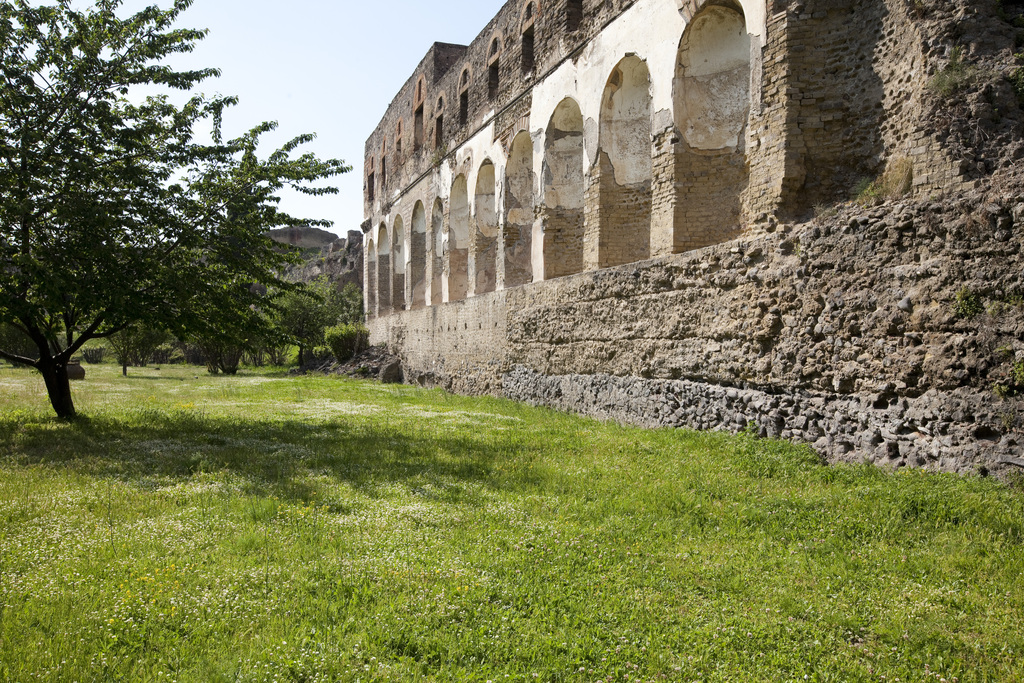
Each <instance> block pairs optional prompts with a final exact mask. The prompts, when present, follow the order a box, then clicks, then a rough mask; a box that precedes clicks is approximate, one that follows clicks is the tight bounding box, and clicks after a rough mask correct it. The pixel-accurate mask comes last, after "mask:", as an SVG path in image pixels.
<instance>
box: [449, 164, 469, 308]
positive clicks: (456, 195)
mask: <svg viewBox="0 0 1024 683" xmlns="http://www.w3.org/2000/svg"><path fill="white" fill-rule="evenodd" d="M450 211H451V215H450V217H449V220H448V240H447V245H446V246H447V249H446V250H445V253H444V274H445V278H446V280H447V282H448V297H447V299H446V301H461V300H462V299H465V298H466V294H467V292H468V291H469V219H470V215H469V186H468V183H467V182H466V176H464V175H460V176H458V177H457V178H456V179H455V181H454V182H453V183H452V194H451V209H450Z"/></svg>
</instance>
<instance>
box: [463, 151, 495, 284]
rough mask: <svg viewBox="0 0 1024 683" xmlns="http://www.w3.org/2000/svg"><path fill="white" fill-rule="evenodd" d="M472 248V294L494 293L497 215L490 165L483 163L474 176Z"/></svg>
mask: <svg viewBox="0 0 1024 683" xmlns="http://www.w3.org/2000/svg"><path fill="white" fill-rule="evenodd" d="M473 208H474V212H473V225H474V233H473V246H472V249H471V250H470V253H469V273H470V284H471V285H472V287H473V289H472V293H473V294H474V295H479V294H486V293H488V292H493V291H494V285H495V272H496V266H497V261H498V259H497V256H498V212H497V202H496V197H495V175H494V164H493V163H492V162H491V161H489V160H488V161H484V163H483V164H481V165H480V170H479V171H478V172H477V176H476V192H475V194H474V201H473Z"/></svg>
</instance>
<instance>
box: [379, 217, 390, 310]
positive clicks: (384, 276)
mask: <svg viewBox="0 0 1024 683" xmlns="http://www.w3.org/2000/svg"><path fill="white" fill-rule="evenodd" d="M391 286H392V282H391V239H390V238H389V237H388V226H387V225H385V224H384V223H381V224H380V228H378V230H377V315H380V316H384V315H387V314H388V313H391V307H392V302H391Z"/></svg>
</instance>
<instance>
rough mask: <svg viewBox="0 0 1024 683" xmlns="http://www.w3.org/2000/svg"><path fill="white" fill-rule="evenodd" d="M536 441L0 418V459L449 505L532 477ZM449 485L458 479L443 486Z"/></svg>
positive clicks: (166, 479) (141, 479)
mask: <svg viewBox="0 0 1024 683" xmlns="http://www.w3.org/2000/svg"><path fill="white" fill-rule="evenodd" d="M533 451H536V447H534V446H532V445H530V444H528V443H523V441H522V440H515V439H505V440H501V439H500V437H496V436H495V435H494V434H491V433H486V432H481V433H471V432H466V431H458V432H456V431H451V432H437V431H431V430H426V429H418V430H417V429H413V430H410V429H409V428H408V425H404V426H400V427H399V426H392V425H390V424H388V422H387V421H386V420H380V421H367V420H351V421H350V420H345V419H340V418H338V419H333V420H331V421H329V422H326V423H323V422H321V423H311V422H308V421H302V420H299V419H284V420H282V419H273V420H260V419H244V418H226V417H208V416H202V415H195V414H191V413H187V412H181V413H170V414H168V413H163V412H160V411H152V414H150V415H135V416H133V417H132V419H119V418H115V417H106V416H104V417H81V418H79V419H77V420H75V421H74V422H71V423H64V422H60V421H57V420H55V419H31V418H28V419H26V418H24V417H22V418H19V417H17V416H13V417H12V416H5V417H0V457H6V458H8V459H9V461H10V460H13V461H14V462H16V463H17V464H19V465H22V466H28V467H40V466H41V467H50V468H55V469H58V468H64V469H66V470H68V471H71V472H75V473H78V474H82V475H86V476H91V477H96V478H115V479H119V480H123V481H129V482H138V483H139V484H140V485H141V486H153V485H160V486H167V485H172V484H175V483H182V482H187V481H189V480H191V479H192V478H193V477H195V476H197V475H199V474H203V473H212V472H230V473H232V474H235V475H238V476H239V477H241V478H243V479H244V480H245V481H246V482H247V484H248V488H249V490H250V491H251V492H252V493H255V494H271V495H276V496H279V497H281V498H284V499H301V500H308V499H309V496H310V495H311V494H312V493H313V490H312V488H313V487H312V486H311V484H310V483H309V482H310V480H311V479H313V478H316V477H327V478H329V479H331V480H334V481H336V482H346V483H347V484H348V485H350V486H351V487H353V488H355V489H357V490H359V491H361V492H363V493H364V494H366V495H368V496H371V497H377V496H378V495H380V492H381V491H382V490H383V489H385V488H387V487H388V486H390V485H393V484H396V483H397V484H402V485H405V486H407V487H408V488H409V489H410V490H423V489H424V486H425V485H429V484H431V483H434V484H437V486H432V487H430V486H428V488H430V489H431V490H432V491H434V493H433V494H432V495H438V494H437V493H436V492H437V491H443V492H444V494H443V495H444V497H445V498H446V499H449V500H450V501H451V502H472V498H473V494H472V493H471V492H470V491H472V490H474V489H476V488H479V487H482V488H485V489H492V490H512V489H521V488H524V487H530V486H533V485H536V484H538V483H539V479H540V478H542V475H541V474H540V472H539V471H538V470H535V469H534V468H533V467H531V466H530V463H533V462H536V460H537V457H538V456H537V454H536V453H534V452H533ZM451 482H458V483H461V484H466V485H469V486H466V487H465V488H463V487H462V486H453V485H451Z"/></svg>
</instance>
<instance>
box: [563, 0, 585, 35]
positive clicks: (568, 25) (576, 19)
mask: <svg viewBox="0 0 1024 683" xmlns="http://www.w3.org/2000/svg"><path fill="white" fill-rule="evenodd" d="M581 23H583V0H568V2H566V3H565V30H566V31H578V30H579V29H580V24H581Z"/></svg>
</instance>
